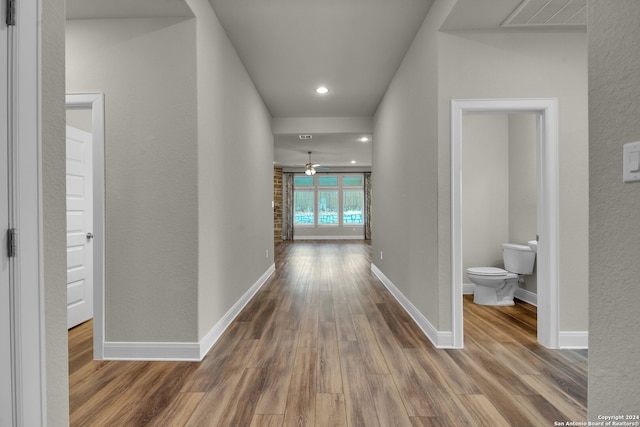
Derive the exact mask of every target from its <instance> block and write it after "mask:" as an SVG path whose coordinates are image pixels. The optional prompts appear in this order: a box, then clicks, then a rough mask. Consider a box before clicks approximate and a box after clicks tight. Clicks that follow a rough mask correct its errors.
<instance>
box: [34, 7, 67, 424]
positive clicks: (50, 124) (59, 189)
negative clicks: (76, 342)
mask: <svg viewBox="0 0 640 427" xmlns="http://www.w3.org/2000/svg"><path fill="white" fill-rule="evenodd" d="M41 13H42V15H41V16H42V26H41V43H42V44H41V51H40V52H41V63H40V66H41V67H42V68H41V70H42V72H41V78H42V82H41V84H42V90H41V95H42V129H41V131H42V157H41V159H42V160H41V161H42V215H43V223H42V235H43V257H44V258H43V265H44V274H43V277H44V301H43V304H44V322H45V329H44V333H45V337H44V339H45V357H46V360H45V369H46V378H45V382H46V383H45V384H46V385H45V386H46V395H45V399H46V404H47V408H46V411H47V413H46V419H47V425H48V426H49V427H63V426H68V425H69V387H68V381H69V373H68V366H69V362H68V355H67V261H66V257H67V250H66V242H67V236H66V229H67V226H66V224H67V210H66V173H65V168H66V160H65V149H66V148H65V133H66V132H65V127H64V117H65V98H64V94H65V91H64V46H65V41H64V20H65V16H64V13H65V9H64V1H63V0H44V1H43V2H42V12H41Z"/></svg>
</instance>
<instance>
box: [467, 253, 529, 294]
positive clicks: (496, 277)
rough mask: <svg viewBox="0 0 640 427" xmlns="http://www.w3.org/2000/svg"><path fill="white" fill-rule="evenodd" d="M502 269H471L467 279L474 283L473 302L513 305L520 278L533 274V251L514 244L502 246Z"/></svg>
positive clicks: (468, 270)
mask: <svg viewBox="0 0 640 427" xmlns="http://www.w3.org/2000/svg"><path fill="white" fill-rule="evenodd" d="M502 259H503V260H504V268H505V270H503V269H501V268H495V267H471V268H468V269H467V277H468V278H469V279H470V280H471V281H472V282H473V283H475V285H476V286H475V290H474V295H473V302H474V303H476V304H481V305H513V294H514V293H515V291H516V288H517V287H518V281H519V280H520V276H522V275H529V274H531V273H533V264H534V263H535V260H536V253H535V251H534V250H533V249H532V248H531V247H529V246H524V245H517V244H515V243H503V244H502Z"/></svg>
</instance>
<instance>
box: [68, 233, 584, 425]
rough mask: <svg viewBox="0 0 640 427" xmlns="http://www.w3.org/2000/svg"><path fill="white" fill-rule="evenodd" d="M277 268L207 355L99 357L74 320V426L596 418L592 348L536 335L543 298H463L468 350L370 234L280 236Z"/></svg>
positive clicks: (536, 421)
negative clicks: (398, 276) (425, 310)
mask: <svg viewBox="0 0 640 427" xmlns="http://www.w3.org/2000/svg"><path fill="white" fill-rule="evenodd" d="M276 252H277V253H276V258H277V259H276V268H277V269H276V273H275V274H274V275H273V276H272V277H271V278H270V279H269V281H268V282H267V283H266V284H265V285H264V286H263V287H262V289H261V290H260V291H259V293H258V294H257V295H256V296H255V298H253V300H252V301H250V303H249V304H248V305H247V307H246V308H245V309H244V310H243V311H242V312H241V313H240V315H239V316H238V317H237V318H236V320H235V321H234V322H233V323H232V324H231V326H230V327H229V328H228V330H227V331H226V332H225V333H224V335H223V336H222V337H221V338H220V340H219V341H218V342H217V343H216V345H215V346H214V347H213V349H212V350H211V351H210V352H209V354H208V355H207V356H206V357H205V359H204V360H203V361H202V362H199V363H196V362H122V361H93V360H91V355H92V348H91V345H92V344H91V328H92V324H91V322H87V323H85V324H84V325H81V326H78V327H76V328H74V329H72V330H71V331H69V346H70V348H69V372H70V377H69V381H70V416H71V425H72V426H82V427H86V426H146V425H149V426H225V427H228V426H229V427H238V426H253V427H257V426H286V427H288V426H318V427H327V426H363V427H374V426H413V427H418V426H464V425H470V426H492V427H495V426H518V427H523V426H536V427H537V426H552V425H554V421H585V420H586V409H585V408H586V401H587V354H586V351H570V350H561V351H559V350H548V349H546V348H544V347H542V346H540V345H538V344H537V343H536V308H535V307H533V306H530V305H528V304H524V303H517V304H516V305H515V306H513V307H486V306H478V305H475V304H473V303H472V301H471V299H470V298H469V297H468V296H465V301H464V310H465V313H464V314H465V325H464V327H465V348H464V349H462V350H441V349H436V348H434V346H433V345H432V344H431V343H430V342H429V340H428V339H427V338H426V337H425V336H424V335H423V334H422V332H421V331H420V330H419V329H418V327H417V326H416V325H415V324H414V323H413V321H412V320H411V318H410V317H409V316H408V315H407V314H406V312H405V311H403V309H402V308H401V307H400V306H399V304H398V303H397V302H396V300H395V299H394V298H393V297H392V296H391V295H390V294H389V292H388V291H387V290H386V289H385V288H384V286H383V285H381V283H380V282H379V281H378V280H376V278H375V277H374V276H373V275H372V274H371V271H370V255H369V253H370V247H369V245H368V244H366V243H364V242H345V243H333V242H295V243H283V244H279V245H278V246H277V247H276Z"/></svg>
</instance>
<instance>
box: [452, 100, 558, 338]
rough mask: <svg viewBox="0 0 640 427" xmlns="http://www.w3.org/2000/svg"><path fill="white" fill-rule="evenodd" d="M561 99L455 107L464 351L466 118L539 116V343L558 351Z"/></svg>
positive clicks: (457, 300)
mask: <svg viewBox="0 0 640 427" xmlns="http://www.w3.org/2000/svg"><path fill="white" fill-rule="evenodd" d="M557 103H558V102H557V100H556V99H479V100H453V101H452V103H451V180H452V182H451V184H452V185H451V188H452V194H451V236H452V242H451V247H452V260H451V265H452V332H453V340H452V341H453V347H455V348H462V347H463V346H464V330H463V304H462V294H463V276H464V269H463V256H462V253H463V251H462V247H463V236H462V230H463V226H462V222H463V221H462V210H463V206H462V204H463V199H462V173H463V171H462V165H463V163H462V140H463V134H462V129H463V117H464V116H466V115H472V114H474V115H475V114H522V113H529V114H534V115H535V117H536V133H537V135H536V158H537V162H536V163H537V166H536V184H537V193H536V223H537V231H538V248H537V254H536V263H537V276H538V287H537V302H538V322H537V323H538V326H537V328H538V342H539V343H540V344H542V345H544V346H545V347H548V348H557V347H558V336H559V323H558V261H557V253H558V230H557V224H558V201H557V195H558V172H557V171H558V118H557V116H558V113H557V111H558V107H557Z"/></svg>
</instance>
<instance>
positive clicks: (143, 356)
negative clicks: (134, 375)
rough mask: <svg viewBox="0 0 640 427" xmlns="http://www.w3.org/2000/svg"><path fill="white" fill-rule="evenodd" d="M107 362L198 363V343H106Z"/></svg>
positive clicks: (105, 354)
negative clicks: (170, 361) (171, 361)
mask: <svg viewBox="0 0 640 427" xmlns="http://www.w3.org/2000/svg"><path fill="white" fill-rule="evenodd" d="M104 359H105V360H153V361H168V360H174V361H182V362H188V361H191V362H198V361H200V360H202V359H201V358H200V344H199V343H197V342H105V343H104Z"/></svg>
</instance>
